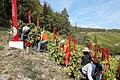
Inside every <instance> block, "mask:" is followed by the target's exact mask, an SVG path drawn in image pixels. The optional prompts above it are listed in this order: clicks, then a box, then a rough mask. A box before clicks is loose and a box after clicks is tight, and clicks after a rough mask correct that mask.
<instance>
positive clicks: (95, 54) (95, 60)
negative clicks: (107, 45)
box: [94, 47, 98, 63]
mask: <svg viewBox="0 0 120 80" xmlns="http://www.w3.org/2000/svg"><path fill="white" fill-rule="evenodd" d="M97 52H98V50H97V47H95V50H94V62H95V63H97Z"/></svg>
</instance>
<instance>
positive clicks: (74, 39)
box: [74, 38, 76, 51]
mask: <svg viewBox="0 0 120 80" xmlns="http://www.w3.org/2000/svg"><path fill="white" fill-rule="evenodd" d="M74 51H76V38H74Z"/></svg>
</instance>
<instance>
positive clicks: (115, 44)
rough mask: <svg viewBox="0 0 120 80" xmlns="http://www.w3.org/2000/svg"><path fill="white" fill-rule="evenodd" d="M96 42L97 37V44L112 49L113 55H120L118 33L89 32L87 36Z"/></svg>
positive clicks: (119, 37)
mask: <svg viewBox="0 0 120 80" xmlns="http://www.w3.org/2000/svg"><path fill="white" fill-rule="evenodd" d="M87 35H88V36H89V37H90V38H91V39H92V41H93V42H94V39H95V35H96V39H97V42H98V43H99V44H101V46H102V47H106V48H110V49H111V52H112V54H115V53H116V54H120V33H117V32H109V31H107V32H88V34H87Z"/></svg>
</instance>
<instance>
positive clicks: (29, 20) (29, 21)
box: [28, 8, 31, 24]
mask: <svg viewBox="0 0 120 80" xmlns="http://www.w3.org/2000/svg"><path fill="white" fill-rule="evenodd" d="M28 23H29V24H30V23H31V19H30V8H29V9H28Z"/></svg>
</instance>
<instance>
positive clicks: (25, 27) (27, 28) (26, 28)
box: [22, 26, 30, 32]
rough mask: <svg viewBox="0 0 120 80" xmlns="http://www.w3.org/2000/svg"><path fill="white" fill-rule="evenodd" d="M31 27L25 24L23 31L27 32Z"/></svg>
mask: <svg viewBox="0 0 120 80" xmlns="http://www.w3.org/2000/svg"><path fill="white" fill-rule="evenodd" d="M29 29H30V28H29V27H28V26H24V27H23V28H22V32H26V31H28V30H29Z"/></svg>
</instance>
